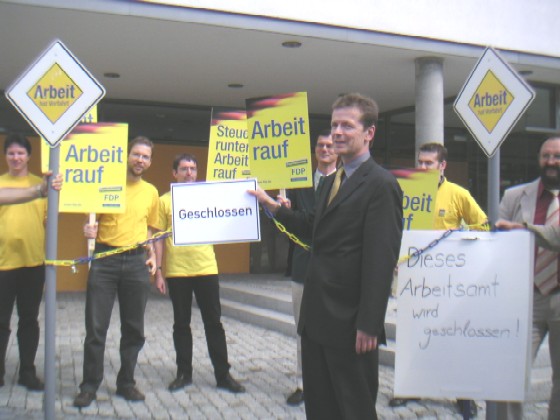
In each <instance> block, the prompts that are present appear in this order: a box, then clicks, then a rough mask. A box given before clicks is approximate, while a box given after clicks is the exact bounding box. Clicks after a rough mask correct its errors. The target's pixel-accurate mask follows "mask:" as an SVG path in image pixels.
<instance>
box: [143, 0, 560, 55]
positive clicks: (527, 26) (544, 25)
mask: <svg viewBox="0 0 560 420" xmlns="http://www.w3.org/2000/svg"><path fill="white" fill-rule="evenodd" d="M137 2H139V3H161V4H173V5H176V6H184V7H194V8H204V9H211V10H219V11H225V12H233V13H239V14H247V15H260V16H267V17H275V18H280V19H287V20H294V21H304V22H317V23H324V24H327V25H334V26H342V27H348V28H357V29H366V30H373V31H379V32H387V33H395V34H401V35H409V36H419V37H425V38H434V39H438V40H447V41H454V42H459V43H467V44H476V45H482V46H487V45H490V46H493V47H495V48H498V49H506V50H512V51H520V52H528V53H535V54H542V55H545V56H552V57H560V42H558V40H560V25H559V24H558V19H559V18H560V1H559V0H375V1H374V0H344V1H341V0H236V1H231V0H137Z"/></svg>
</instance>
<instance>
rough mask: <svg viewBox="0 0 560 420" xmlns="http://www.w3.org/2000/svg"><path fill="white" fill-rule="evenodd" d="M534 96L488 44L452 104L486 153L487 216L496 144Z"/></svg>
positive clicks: (492, 408)
mask: <svg viewBox="0 0 560 420" xmlns="http://www.w3.org/2000/svg"><path fill="white" fill-rule="evenodd" d="M533 99H535V92H534V91H533V89H532V88H531V87H530V86H529V85H528V84H527V83H526V82H525V80H523V78H522V77H521V76H520V75H519V74H518V73H517V72H516V71H515V70H514V69H513V68H511V67H510V66H509V64H507V62H506V61H505V60H503V59H502V58H501V57H500V56H499V55H498V53H497V52H496V51H495V50H493V49H492V48H487V49H486V50H485V51H484V54H482V57H480V60H478V62H477V63H476V66H475V67H474V69H473V70H472V72H471V74H470V75H469V77H468V79H467V81H466V82H465V85H464V86H463V88H462V89H461V91H460V92H459V95H458V96H457V99H456V101H455V103H454V104H453V107H454V109H455V112H456V113H457V115H458V116H459V118H461V120H462V121H463V123H464V124H465V126H466V127H467V129H468V130H469V131H470V132H471V134H472V135H473V137H474V139H475V140H476V141H477V142H478V144H479V145H480V147H481V148H482V150H483V151H484V153H485V154H486V156H488V219H489V221H490V222H491V223H495V222H496V221H497V220H498V215H499V211H498V208H499V203H500V145H501V144H502V142H503V141H504V140H505V139H506V137H507V135H508V134H509V133H510V131H511V130H512V128H513V127H514V126H515V124H516V123H517V121H519V118H521V116H522V115H523V114H524V113H525V111H526V110H527V108H528V107H529V105H530V104H531V102H533ZM486 407H487V409H486V419H487V420H495V419H497V406H496V403H495V402H491V401H487V403H486Z"/></svg>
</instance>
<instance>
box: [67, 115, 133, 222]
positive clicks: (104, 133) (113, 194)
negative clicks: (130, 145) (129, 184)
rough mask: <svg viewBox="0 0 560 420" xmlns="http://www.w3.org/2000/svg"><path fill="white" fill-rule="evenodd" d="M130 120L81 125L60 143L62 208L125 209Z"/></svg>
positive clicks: (82, 210) (73, 210) (88, 210)
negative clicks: (62, 181) (127, 121)
mask: <svg viewBox="0 0 560 420" xmlns="http://www.w3.org/2000/svg"><path fill="white" fill-rule="evenodd" d="M127 139H128V124H121V123H99V124H81V125H78V126H77V127H76V128H74V130H72V132H71V133H70V134H69V135H68V136H67V137H66V140H65V141H63V142H61V143H60V173H61V174H62V177H63V180H64V187H63V188H62V189H61V190H60V202H59V211H60V212H65V213H123V212H124V211H125V188H126V165H127Z"/></svg>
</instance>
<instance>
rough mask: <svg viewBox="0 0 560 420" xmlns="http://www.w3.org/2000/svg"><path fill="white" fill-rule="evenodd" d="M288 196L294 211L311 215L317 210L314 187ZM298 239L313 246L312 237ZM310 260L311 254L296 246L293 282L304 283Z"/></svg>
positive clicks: (299, 190)
mask: <svg viewBox="0 0 560 420" xmlns="http://www.w3.org/2000/svg"><path fill="white" fill-rule="evenodd" d="M287 195H288V198H289V199H290V200H291V202H292V210H300V211H303V212H307V213H310V212H312V211H313V209H314V208H315V189H314V188H313V187H309V188H297V189H294V190H289V191H288V194H287ZM298 239H300V240H301V241H302V242H303V243H305V244H306V245H311V236H300V237H299V238H298ZM310 258H311V252H309V251H306V250H305V249H303V248H302V247H301V246H299V245H297V244H294V250H293V254H292V280H293V281H295V282H296V283H303V282H304V280H305V275H306V273H307V267H308V265H309V260H310Z"/></svg>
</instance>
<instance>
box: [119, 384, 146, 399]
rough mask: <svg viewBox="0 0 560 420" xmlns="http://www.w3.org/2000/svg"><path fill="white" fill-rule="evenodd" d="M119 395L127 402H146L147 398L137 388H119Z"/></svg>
mask: <svg viewBox="0 0 560 420" xmlns="http://www.w3.org/2000/svg"><path fill="white" fill-rule="evenodd" d="M117 395H120V396H121V397H123V398H124V399H125V400H127V401H144V400H145V399H146V397H145V396H144V394H142V393H141V392H140V391H138V389H137V388H136V387H135V386H129V387H127V388H117Z"/></svg>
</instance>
